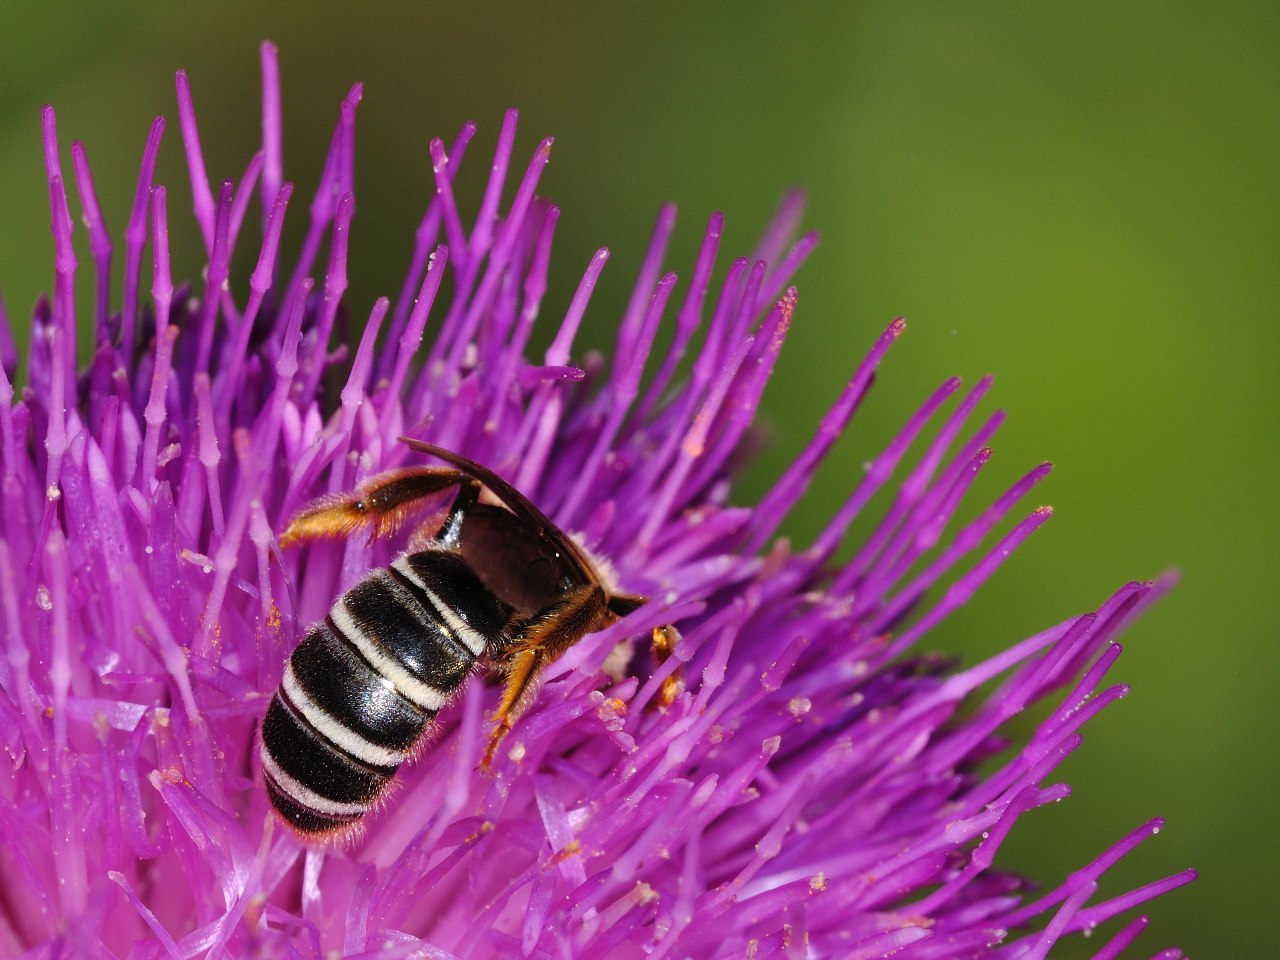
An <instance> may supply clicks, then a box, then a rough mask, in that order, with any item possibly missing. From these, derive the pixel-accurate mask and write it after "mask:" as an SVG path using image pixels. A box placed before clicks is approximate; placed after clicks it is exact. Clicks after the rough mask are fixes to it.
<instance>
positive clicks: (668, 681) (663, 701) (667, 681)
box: [649, 623, 684, 707]
mask: <svg viewBox="0 0 1280 960" xmlns="http://www.w3.org/2000/svg"><path fill="white" fill-rule="evenodd" d="M679 642H680V631H679V630H677V629H676V628H675V627H673V626H672V625H671V624H669V623H668V624H666V625H665V626H661V627H654V628H653V643H652V644H650V646H649V654H650V656H651V657H652V658H653V662H654V665H655V666H662V664H664V663H666V662H667V660H668V659H669V658H670V657H671V654H673V653H674V652H675V649H676V644H677V643H679ZM683 692H684V671H683V670H682V669H681V668H680V667H676V668H675V669H674V670H672V671H671V673H669V674H667V676H666V677H665V678H663V681H662V685H661V686H660V687H659V688H658V696H657V699H656V700H655V701H654V703H655V704H656V705H657V706H658V707H669V706H671V704H673V703H674V702H675V699H676V697H678V696H680V694H682V693H683Z"/></svg>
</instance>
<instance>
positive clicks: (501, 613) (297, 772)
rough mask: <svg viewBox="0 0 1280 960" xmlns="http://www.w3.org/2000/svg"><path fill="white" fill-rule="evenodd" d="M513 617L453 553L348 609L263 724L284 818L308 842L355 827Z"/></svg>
mask: <svg viewBox="0 0 1280 960" xmlns="http://www.w3.org/2000/svg"><path fill="white" fill-rule="evenodd" d="M510 615H511V611H510V609H509V608H507V607H506V605H505V604H503V603H502V602H501V601H499V600H498V599H497V598H496V597H494V596H493V594H491V593H490V592H489V591H488V590H487V589H485V587H484V586H483V585H482V584H481V583H480V581H479V579H478V578H477V577H476V575H475V573H474V572H472V570H471V569H470V568H469V567H468V566H467V565H466V562H465V561H464V560H463V559H462V557H461V556H460V555H459V554H458V553H457V552H456V551H454V550H447V549H435V550H427V551H423V552H420V553H413V554H406V555H404V556H401V557H400V558H398V559H397V560H396V561H395V562H394V563H393V564H392V565H391V567H390V568H389V569H383V570H376V571H374V572H373V573H371V574H369V575H368V576H367V577H365V578H364V579H363V580H361V581H360V582H359V583H357V584H356V585H355V586H354V587H352V588H351V589H350V590H349V591H347V593H345V594H344V595H343V596H342V597H340V598H339V599H338V601H337V602H336V603H335V604H334V605H333V608H332V609H331V610H330V611H329V616H328V617H327V618H326V619H325V620H324V621H322V622H321V623H318V624H316V625H315V626H314V627H312V628H311V630H310V631H309V632H308V633H307V636H306V638H305V639H304V640H303V641H302V643H300V644H299V645H298V648H297V649H296V650H295V651H294V652H293V655H292V657H290V659H289V663H288V664H287V665H286V667H285V673H284V678H283V680H282V681H281V684H280V689H279V690H278V691H276V694H275V696H274V697H273V698H272V701H271V706H270V708H269V709H268V710H267V714H266V717H265V718H264V719H263V722H262V751H261V756H262V766H263V774H264V779H265V781H266V785H267V792H268V794H269V796H270V798H271V802H272V804H273V805H274V806H275V808H276V810H277V811H278V812H279V813H280V815H281V816H282V817H283V818H284V819H285V820H286V821H287V822H288V823H289V824H291V825H292V826H293V827H294V828H295V829H296V830H298V831H299V832H301V833H304V834H311V835H317V834H323V833H329V832H332V831H335V830H338V829H340V828H342V827H344V826H348V825H350V824H352V823H355V822H356V821H358V820H359V819H360V817H362V816H363V815H364V814H365V812H367V811H368V810H369V808H370V807H371V806H372V805H373V804H374V803H375V802H376V801H377V798H378V796H379V794H381V792H382V791H383V790H384V789H385V787H386V786H387V784H388V782H389V781H390V779H391V777H392V776H393V775H394V774H395V772H396V769H397V768H398V767H399V766H400V764H401V763H402V762H403V761H404V760H405V759H406V758H407V757H408V756H409V754H410V752H411V751H412V749H413V746H414V744H415V743H416V742H417V741H418V740H419V738H421V736H422V734H423V733H424V732H425V731H426V729H427V726H428V725H429V724H430V722H431V721H432V720H433V719H434V717H435V715H436V712H437V711H439V710H440V708H441V707H443V706H444V704H445V703H446V702H448V700H449V699H450V698H451V697H453V695H454V694H456V693H457V692H458V690H459V689H460V688H461V686H462V684H463V683H464V681H465V680H466V678H467V675H468V674H469V673H470V671H471V669H472V667H473V666H474V665H475V662H476V659H477V658H478V657H479V656H480V655H481V654H483V653H484V652H485V650H486V649H487V648H488V647H489V646H490V645H491V644H493V643H495V642H499V641H500V639H501V637H502V635H503V630H504V628H505V627H506V624H507V621H508V619H509V618H510Z"/></svg>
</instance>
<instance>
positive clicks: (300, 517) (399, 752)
mask: <svg viewBox="0 0 1280 960" xmlns="http://www.w3.org/2000/svg"><path fill="white" fill-rule="evenodd" d="M401 439H402V440H403V441H404V442H405V443H406V444H408V445H409V446H410V447H411V448H413V449H414V450H416V451H418V452H420V453H425V454H429V455H431V456H434V457H436V458H438V459H440V460H443V461H444V462H445V463H447V464H449V465H450V466H449V467H448V468H444V467H411V468H404V469H400V470H394V471H391V472H389V473H384V474H381V475H379V476H377V477H373V478H372V479H370V480H369V481H367V482H366V483H364V484H363V485H362V486H361V487H360V488H358V489H357V490H356V491H355V492H354V493H352V494H349V495H344V496H338V497H326V498H322V499H320V500H317V501H315V502H313V503H311V504H309V505H308V506H306V507H304V508H303V509H302V510H301V511H300V512H299V513H298V514H297V515H296V516H295V517H293V519H292V520H291V521H290V522H289V525H288V527H287V528H286V529H285V530H284V532H283V533H282V534H281V536H280V545H281V546H282V547H288V546H291V545H293V544H298V543H303V542H305V541H308V540H313V539H318V538H326V537H327V538H332V537H346V536H350V535H352V534H355V533H358V532H368V533H369V534H370V535H372V536H373V537H375V538H378V537H385V536H389V535H391V534H393V533H394V532H396V531H397V530H398V529H399V528H401V527H402V526H403V525H404V524H405V522H406V521H407V520H409V519H410V518H411V517H413V515H414V514H415V513H420V512H421V511H422V510H423V509H424V508H425V507H426V506H427V505H428V503H429V502H430V501H432V500H433V498H436V497H437V495H440V494H443V493H445V492H446V491H449V490H456V493H455V494H454V498H453V501H452V503H451V505H450V506H449V508H448V511H447V515H446V516H445V517H444V520H443V522H442V523H440V524H439V525H438V527H436V528H435V529H432V526H433V524H432V523H430V522H428V523H423V524H420V525H419V526H418V527H417V528H416V529H414V530H413V532H412V533H411V535H410V538H409V545H408V550H407V551H406V552H405V553H402V554H400V555H399V556H398V557H396V558H395V560H393V561H392V562H391V564H390V566H388V567H384V568H381V569H377V570H373V571H372V572H370V573H369V574H368V575H366V576H365V577H364V578H363V579H362V580H361V581H360V582H359V583H357V584H356V585H355V586H354V587H352V588H351V589H350V590H348V591H347V592H346V593H344V594H343V595H342V596H341V597H339V598H338V599H337V601H335V602H334V604H333V607H332V608H331V609H330V610H329V614H328V616H326V617H325V618H324V619H323V620H322V621H320V622H319V623H317V624H315V625H314V626H312V627H311V628H310V629H309V630H308V631H307V634H306V636H305V637H304V638H303V640H302V642H301V643H300V644H299V645H298V647H297V648H296V649H295V650H294V651H293V654H292V656H291V657H290V658H289V661H288V663H287V664H286V666H285V671H284V677H283V679H282V680H281V683H280V687H279V689H278V690H277V691H276V693H275V695H274V696H273V697H272V699H271V705H270V706H269V707H268V709H267V712H266V715H265V717H264V718H263V721H262V727H261V749H260V751H259V754H260V757H261V761H262V774H263V780H264V782H265V784H266V789H267V794H268V796H269V797H270V800H271V804H272V806H274V807H275V810H276V812H277V813H278V814H279V815H280V817H281V818H282V819H283V820H284V821H285V823H287V824H288V825H289V826H290V827H292V828H293V829H294V830H295V831H297V832H298V833H299V834H301V835H302V836H303V837H304V838H305V839H308V840H320V839H326V838H331V837H334V836H338V835H341V834H343V833H345V832H347V831H348V830H350V829H351V828H353V827H355V826H356V825H357V824H358V823H359V822H360V820H361V818H362V817H363V816H364V815H365V814H366V813H367V812H368V811H369V810H370V809H371V808H372V807H374V806H375V805H376V804H377V803H378V801H379V799H380V798H381V797H382V796H383V794H384V792H385V791H386V789H387V787H388V784H389V783H390V782H391V780H392V778H393V777H394V776H395V773H396V770H397V769H398V768H399V767H400V765H401V764H402V763H404V762H405V761H406V760H408V759H410V758H411V757H412V756H413V755H414V753H415V748H417V747H418V746H419V745H420V744H421V743H422V742H423V738H424V735H425V734H426V732H427V730H428V729H429V728H430V727H431V725H432V722H433V720H434V719H435V716H436V714H437V713H438V712H439V711H440V710H441V709H442V708H443V707H444V706H445V705H446V704H447V703H448V702H449V701H450V700H452V699H453V698H454V697H455V696H456V695H457V693H458V692H459V691H460V690H461V689H462V687H463V684H464V683H465V682H466V679H467V677H468V676H469V675H470V674H471V673H472V672H473V671H474V669H475V668H476V666H477V664H479V663H481V662H484V663H492V664H495V665H496V666H497V667H498V669H499V671H500V673H501V675H502V678H503V690H502V695H501V698H500V700H499V703H498V707H497V710H496V712H495V713H494V715H493V724H494V726H493V730H492V732H491V734H490V737H489V742H488V747H487V749H486V751H485V756H484V761H483V764H484V766H485V768H486V769H487V768H488V767H489V765H490V764H491V763H492V761H493V757H494V752H495V750H496V749H497V746H498V744H499V742H500V741H501V740H502V738H503V736H505V735H506V733H507V732H508V731H509V730H510V729H511V726H512V723H513V721H514V720H515V718H516V716H517V714H518V713H519V711H520V709H521V708H522V707H523V706H525V705H526V702H527V701H528V699H529V698H530V695H531V691H532V689H533V684H534V682H535V680H536V679H537V677H538V674H539V673H540V672H541V671H542V670H543V669H544V668H545V667H546V666H547V665H548V664H550V663H551V662H552V661H554V660H555V659H556V658H557V657H559V656H560V655H561V654H562V653H564V651H565V650H567V649H568V648H569V647H571V646H573V645H574V644H575V643H577V642H578V641H579V640H581V639H582V638H583V637H585V636H586V635H587V634H590V633H594V632H596V631H598V630H601V629H603V628H604V627H606V626H608V625H609V624H611V623H614V622H616V621H617V620H618V619H620V618H621V617H624V616H626V615H627V614H628V613H631V612H632V611H634V610H636V609H637V608H639V607H640V606H641V605H642V604H643V603H645V602H646V598H645V597H642V596H639V595H636V594H630V593H623V592H620V591H618V590H617V589H615V587H614V585H613V583H612V579H611V576H609V575H608V571H607V568H606V569H605V573H604V575H602V566H601V565H599V564H597V563H596V562H594V561H593V560H592V559H591V557H590V556H589V555H588V554H587V552H586V551H585V550H584V549H583V548H582V547H580V546H579V545H578V544H577V543H575V542H574V541H573V540H572V539H571V538H570V537H569V536H567V535H566V534H565V533H564V532H563V531H562V530H560V529H559V528H558V527H557V526H556V525H555V524H554V523H552V522H551V521H550V520H549V519H547V517H546V516H545V515H544V514H543V513H542V512H541V511H540V510H538V508H537V507H535V506H534V505H533V504H532V503H531V502H530V501H529V500H528V498H526V497H525V496H524V495H523V494H521V493H520V492H519V491H518V490H516V489H515V488H514V487H512V486H511V485H510V484H509V483H507V482H506V481H505V480H503V479H502V478H501V477H499V476H498V475H497V474H495V473H494V472H493V471H491V470H489V469H488V468H486V467H484V466H481V465H480V464H478V463H476V462H474V461H472V460H468V459H466V458H465V457H462V456H459V455H458V454H456V453H453V452H451V451H448V450H445V449H443V448H441V447H437V446H435V445H433V444H430V443H424V442H422V441H418V440H410V439H407V438H403V437H402V438H401ZM486 490H487V491H488V493H489V494H490V495H491V497H492V498H496V500H497V501H498V503H497V504H493V503H486V502H482V501H481V495H482V493H483V492H484V491H486ZM437 517H438V514H437ZM660 632H661V633H662V637H661V639H662V640H663V641H664V642H665V641H667V640H668V639H669V634H668V633H667V628H660V629H659V630H655V631H654V642H655V649H657V645H658V642H659V639H660V638H659V633H660Z"/></svg>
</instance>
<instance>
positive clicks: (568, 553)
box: [400, 437, 600, 584]
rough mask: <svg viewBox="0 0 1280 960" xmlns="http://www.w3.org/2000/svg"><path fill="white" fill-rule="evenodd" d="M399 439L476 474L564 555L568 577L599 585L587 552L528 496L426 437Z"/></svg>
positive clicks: (533, 530)
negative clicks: (426, 439)
mask: <svg viewBox="0 0 1280 960" xmlns="http://www.w3.org/2000/svg"><path fill="white" fill-rule="evenodd" d="M400 440H401V441H402V442H404V443H405V444H407V445H408V446H409V447H410V448H411V449H413V450H417V451H418V452H419V453H425V454H429V455H430V456H433V457H436V458H438V459H440V460H443V461H444V462H445V463H448V464H451V465H452V466H454V467H457V468H458V469H459V470H461V471H462V472H463V473H466V474H469V475H471V476H473V477H475V478H476V479H477V480H479V481H480V482H481V483H483V484H484V485H485V486H486V487H488V488H489V490H490V491H491V492H492V493H493V494H494V495H495V496H496V497H497V498H498V499H499V500H501V501H502V502H503V503H504V504H506V506H507V508H508V509H509V510H510V511H511V512H512V513H513V514H515V516H517V517H519V518H520V519H521V520H523V521H524V522H525V523H526V524H527V525H528V526H529V528H530V530H531V533H532V535H533V536H534V537H537V538H541V539H542V540H544V541H546V543H547V544H548V545H549V547H550V549H551V552H552V554H553V555H559V556H560V557H562V558H563V560H564V563H565V565H566V567H567V568H568V570H569V571H570V576H571V579H572V580H573V581H574V582H575V583H579V584H598V583H599V582H600V577H599V575H598V574H597V573H596V570H595V567H594V565H593V564H592V563H591V561H590V560H589V559H588V558H587V555H586V554H585V553H583V551H582V549H581V548H580V547H579V546H578V545H577V544H576V543H574V542H573V541H572V540H570V539H569V537H568V536H566V535H565V533H564V531H563V530H561V529H560V528H559V527H557V526H556V525H555V524H554V523H552V522H551V521H550V520H549V519H547V517H546V515H545V514H544V513H543V512H542V511H541V510H539V509H538V508H537V507H535V506H534V505H533V503H532V502H530V500H529V499H528V497H526V496H525V495H524V494H522V493H521V492H520V491H519V490H517V489H516V488H515V487H513V486H512V485H511V484H509V483H507V481H505V480H503V479H502V478H501V477H500V476H498V475H497V474H496V473H494V472H493V471H492V470H490V469H489V468H488V467H485V466H482V465H481V464H478V463H476V462H475V461H474V460H468V459H467V458H466V457H464V456H461V455H460V454H456V453H454V452H453V451H452V450H446V449H444V448H443V447H437V446H436V445H435V444H434V443H427V442H426V441H425V440H413V439H410V438H409V437H401V438H400Z"/></svg>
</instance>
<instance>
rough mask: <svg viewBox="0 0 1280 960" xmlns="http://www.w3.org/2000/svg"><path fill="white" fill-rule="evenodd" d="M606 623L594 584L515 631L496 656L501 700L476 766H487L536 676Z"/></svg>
mask: <svg viewBox="0 0 1280 960" xmlns="http://www.w3.org/2000/svg"><path fill="white" fill-rule="evenodd" d="M611 619H612V616H611V614H610V612H609V600H608V597H607V596H606V594H605V592H604V589H603V588H602V587H601V586H600V585H599V584H586V585H583V586H579V587H574V588H572V589H570V590H569V591H567V592H566V593H565V594H564V595H563V596H562V597H560V599H558V600H557V601H556V602H555V603H554V604H551V605H550V606H548V607H547V608H546V609H545V610H541V611H539V612H538V613H536V614H534V615H533V616H532V617H531V618H529V619H528V620H526V621H525V622H524V623H523V624H521V625H520V626H519V627H518V629H517V630H516V631H515V634H516V635H515V636H514V637H513V639H512V642H511V645H510V646H509V647H507V648H506V649H505V650H503V651H502V653H501V658H502V661H501V662H502V672H503V677H504V683H503V689H502V699H501V700H500V701H499V703H498V709H497V710H496V711H495V712H494V715H493V722H494V728H493V732H492V733H491V734H490V735H489V744H488V746H487V747H486V748H485V752H484V760H483V761H482V762H481V766H482V767H483V769H485V770H489V769H491V768H492V765H493V758H494V755H495V753H496V752H497V749H498V744H499V743H501V742H502V738H503V737H505V736H506V735H507V733H508V732H509V731H510V730H511V727H512V725H513V724H514V723H515V719H516V717H517V716H519V713H520V711H521V709H523V707H524V706H525V704H526V702H527V700H528V698H529V693H530V691H531V690H532V689H533V684H534V681H536V680H537V678H538V674H540V673H541V672H542V670H543V669H544V668H545V667H546V666H547V665H548V664H550V663H552V662H553V661H554V660H555V659H556V658H557V657H559V656H560V655H561V654H562V653H564V652H565V651H566V650H568V649H569V647H571V646H573V645H574V644H575V643H577V642H578V641H579V640H581V639H582V638H583V637H585V636H586V635H587V634H588V633H593V632H595V631H596V630H599V629H601V628H602V627H604V626H606V625H607V624H608V623H609V621H610V620H611Z"/></svg>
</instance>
